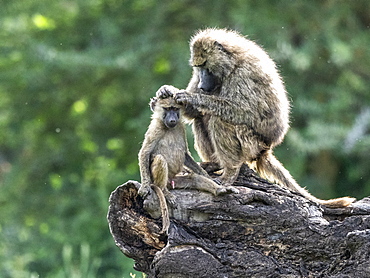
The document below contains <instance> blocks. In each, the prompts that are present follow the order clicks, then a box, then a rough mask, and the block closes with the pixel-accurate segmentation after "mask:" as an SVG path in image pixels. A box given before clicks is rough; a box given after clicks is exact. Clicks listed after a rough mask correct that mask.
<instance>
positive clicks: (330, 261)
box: [108, 166, 370, 278]
mask: <svg viewBox="0 0 370 278" xmlns="http://www.w3.org/2000/svg"><path fill="white" fill-rule="evenodd" d="M176 182H177V183H181V179H178V180H177V181H176ZM234 185H235V186H236V187H237V188H238V189H239V191H240V193H239V194H230V195H223V196H217V197H215V196H212V195H211V194H210V193H206V192H200V191H196V190H191V189H174V190H171V192H172V193H173V195H175V196H176V198H177V208H170V216H171V226H170V229H169V234H168V237H167V236H164V235H160V234H159V232H160V230H161V218H160V208H159V203H158V200H157V198H156V196H155V194H153V193H151V195H150V196H149V198H147V199H146V200H145V201H143V200H142V198H141V197H140V196H138V195H137V190H138V189H139V187H140V183H138V182H136V181H128V182H127V183H125V184H123V185H121V186H118V187H117V189H116V190H115V191H113V192H112V194H111V196H110V199H109V202H110V206H109V212H108V222H109V227H110V230H111V234H112V236H113V238H114V240H115V242H116V245H117V246H118V247H119V248H120V250H121V251H122V252H123V253H124V254H125V255H126V256H128V257H130V258H133V259H134V260H135V269H136V270H138V271H142V272H144V273H146V274H147V275H148V277H149V278H150V277H159V278H161V277H176V278H181V277H361V275H364V276H362V277H370V264H369V256H370V198H369V197H368V198H365V199H363V200H361V201H358V202H356V203H354V204H353V206H352V207H348V208H341V209H328V208H324V207H321V206H318V205H317V204H314V203H312V202H311V201H309V200H307V199H305V198H303V197H301V196H300V195H298V194H296V193H293V192H291V191H289V190H288V189H285V188H282V187H280V186H277V185H274V184H270V183H268V182H267V181H265V180H263V179H261V178H259V177H258V176H256V175H255V174H254V172H253V171H252V170H250V169H249V168H248V167H246V166H243V168H242V169H241V171H240V175H239V178H238V180H237V181H236V182H235V184H234ZM158 217H159V218H158ZM154 218H158V219H154ZM359 275H360V276H359Z"/></svg>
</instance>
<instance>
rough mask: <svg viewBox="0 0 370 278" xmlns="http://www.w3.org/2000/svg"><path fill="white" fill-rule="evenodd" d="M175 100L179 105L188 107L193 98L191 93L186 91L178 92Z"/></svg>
mask: <svg viewBox="0 0 370 278" xmlns="http://www.w3.org/2000/svg"><path fill="white" fill-rule="evenodd" d="M174 99H175V101H176V102H177V103H178V104H182V105H186V104H191V103H192V98H191V96H190V94H189V93H187V92H186V91H184V90H181V91H179V92H177V93H176V94H175V95H174Z"/></svg>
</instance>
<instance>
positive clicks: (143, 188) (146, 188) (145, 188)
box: [137, 184, 150, 199]
mask: <svg viewBox="0 0 370 278" xmlns="http://www.w3.org/2000/svg"><path fill="white" fill-rule="evenodd" d="M137 193H138V194H139V195H140V196H141V197H142V198H143V199H145V197H146V196H148V195H149V193H150V186H149V185H144V184H142V185H141V186H140V188H139V191H138V192H137Z"/></svg>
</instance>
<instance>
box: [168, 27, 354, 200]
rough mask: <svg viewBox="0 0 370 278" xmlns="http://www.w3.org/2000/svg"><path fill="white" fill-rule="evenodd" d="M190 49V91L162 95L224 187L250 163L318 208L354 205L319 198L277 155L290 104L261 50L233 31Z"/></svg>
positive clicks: (211, 35)
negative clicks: (211, 84) (178, 111)
mask: <svg viewBox="0 0 370 278" xmlns="http://www.w3.org/2000/svg"><path fill="white" fill-rule="evenodd" d="M190 50H191V59H190V63H191V65H192V66H193V75H192V78H191V80H190V82H189V84H188V86H187V88H186V90H182V91H179V90H177V89H176V88H174V87H172V86H164V87H162V89H161V91H162V92H166V93H165V94H164V95H174V97H175V99H176V101H177V102H178V103H181V104H184V106H185V107H186V109H185V114H184V115H185V116H186V117H187V118H188V119H190V120H191V121H192V123H193V132H194V137H195V147H196V150H197V152H198V154H199V155H200V157H201V159H202V161H207V162H216V163H219V164H220V166H221V167H222V168H223V174H222V176H221V178H220V180H221V182H222V184H224V185H231V184H232V183H233V182H234V181H235V179H236V178H237V176H238V174H239V171H240V167H241V165H242V164H243V163H245V162H246V163H248V164H249V165H250V166H251V165H256V170H257V172H258V173H259V174H260V175H261V176H262V177H264V178H268V179H270V180H272V181H276V182H278V183H279V184H281V185H285V186H287V187H288V188H290V189H292V190H294V191H296V192H299V193H301V194H302V195H304V196H305V197H306V198H308V199H311V200H313V201H315V202H318V203H320V204H324V205H326V206H330V207H342V206H347V205H349V204H351V203H352V202H353V201H354V199H353V198H348V197H344V198H340V199H334V200H328V201H324V200H319V199H317V198H315V197H314V196H312V195H311V194H309V193H308V192H307V191H306V190H305V189H303V188H302V187H300V186H299V185H298V184H297V183H296V181H295V180H294V179H293V178H292V176H291V175H290V174H289V172H288V171H287V170H286V169H285V168H284V167H283V166H282V164H281V163H280V162H279V161H278V160H277V159H276V158H275V156H274V155H273V153H272V149H273V148H274V147H275V146H277V145H279V144H280V143H281V142H282V141H283V139H284V136H285V134H286V133H287V131H288V128H289V110H290V104H289V101H288V97H287V93H286V90H285V87H284V84H283V81H282V79H281V77H280V75H279V73H278V71H277V69H276V65H275V63H274V62H273V60H272V59H271V58H270V57H269V56H268V55H267V53H266V52H265V51H264V50H263V49H262V48H261V47H260V46H258V45H257V44H256V43H254V42H252V41H250V40H248V39H246V38H245V37H243V36H241V35H239V34H238V33H236V32H234V31H228V30H219V29H206V30H203V31H200V32H198V33H197V34H196V35H195V36H194V37H193V38H192V40H191V42H190ZM202 69H203V70H204V69H206V70H207V71H208V72H210V73H212V75H213V76H214V77H215V79H217V82H216V84H217V86H216V88H215V89H214V90H213V91H211V92H205V91H203V90H201V89H199V88H198V86H199V85H200V84H201V83H200V81H201V79H200V71H201V70H202Z"/></svg>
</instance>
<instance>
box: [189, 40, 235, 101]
mask: <svg viewBox="0 0 370 278" xmlns="http://www.w3.org/2000/svg"><path fill="white" fill-rule="evenodd" d="M231 61H232V60H231V58H230V53H229V52H228V51H227V50H226V49H225V48H224V47H223V46H222V45H221V44H220V43H219V42H217V41H216V40H212V39H211V38H202V39H200V40H197V41H195V42H194V43H193V44H192V47H191V59H190V63H191V65H192V67H193V68H194V74H197V75H198V78H199V84H198V88H199V89H201V90H202V92H203V93H205V94H217V92H219V89H220V87H221V85H222V80H223V78H224V77H225V76H227V75H228V74H229V72H230V70H229V68H230V64H231Z"/></svg>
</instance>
